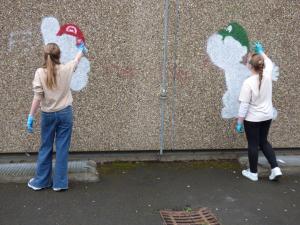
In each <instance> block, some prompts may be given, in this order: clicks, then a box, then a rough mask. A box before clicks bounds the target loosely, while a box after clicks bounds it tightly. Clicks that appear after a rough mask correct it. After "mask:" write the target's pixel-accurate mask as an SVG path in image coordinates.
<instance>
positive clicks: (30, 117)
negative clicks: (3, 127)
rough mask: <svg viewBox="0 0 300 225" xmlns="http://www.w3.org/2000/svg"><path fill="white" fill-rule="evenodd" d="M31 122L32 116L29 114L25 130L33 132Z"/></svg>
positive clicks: (32, 120)
mask: <svg viewBox="0 0 300 225" xmlns="http://www.w3.org/2000/svg"><path fill="white" fill-rule="evenodd" d="M33 122H34V117H33V116H32V115H30V114H29V115H28V118H27V131H28V132H29V133H33Z"/></svg>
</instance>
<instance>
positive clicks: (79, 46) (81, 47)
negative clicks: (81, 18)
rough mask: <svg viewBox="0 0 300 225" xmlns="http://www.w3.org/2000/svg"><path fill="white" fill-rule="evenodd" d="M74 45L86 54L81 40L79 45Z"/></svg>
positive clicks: (86, 51)
mask: <svg viewBox="0 0 300 225" xmlns="http://www.w3.org/2000/svg"><path fill="white" fill-rule="evenodd" d="M76 47H77V48H78V50H79V51H81V52H82V53H83V54H87V53H88V50H87V48H86V47H85V44H84V43H83V42H81V43H80V44H79V45H76Z"/></svg>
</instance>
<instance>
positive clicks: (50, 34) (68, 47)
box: [41, 17, 90, 91]
mask: <svg viewBox="0 0 300 225" xmlns="http://www.w3.org/2000/svg"><path fill="white" fill-rule="evenodd" d="M59 29H60V25H59V22H58V20H57V19H56V18H55V17H45V18H44V19H43V20H42V24H41V32H42V36H43V40H44V44H47V43H50V42H53V43H56V44H58V46H59V48H60V50H61V63H67V62H68V61H70V60H72V59H74V58H75V55H76V54H77V52H78V49H77V48H76V38H75V37H74V36H71V35H62V36H57V35H56V34H57V32H58V31H59ZM89 71H90V62H89V60H88V59H87V58H85V57H83V58H82V59H81V60H80V62H79V64H78V66H77V69H76V71H75V72H74V74H73V76H72V81H71V89H72V90H73V91H80V90H81V89H83V88H84V87H85V86H86V85H87V82H88V73H89Z"/></svg>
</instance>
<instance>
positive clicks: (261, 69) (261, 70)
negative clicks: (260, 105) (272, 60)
mask: <svg viewBox="0 0 300 225" xmlns="http://www.w3.org/2000/svg"><path fill="white" fill-rule="evenodd" d="M262 63H263V62H262ZM257 72H258V75H259V85H258V89H259V90H260V87H261V81H262V79H263V72H264V63H263V65H262V66H260V68H259V70H258V71H257Z"/></svg>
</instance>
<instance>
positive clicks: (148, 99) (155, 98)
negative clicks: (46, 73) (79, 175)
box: [0, 0, 300, 153]
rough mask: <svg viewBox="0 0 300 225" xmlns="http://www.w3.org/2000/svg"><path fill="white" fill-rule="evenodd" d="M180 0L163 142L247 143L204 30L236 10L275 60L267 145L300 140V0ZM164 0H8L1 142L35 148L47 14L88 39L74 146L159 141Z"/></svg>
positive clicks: (122, 146)
mask: <svg viewBox="0 0 300 225" xmlns="http://www.w3.org/2000/svg"><path fill="white" fill-rule="evenodd" d="M179 3H180V4H179V23H178V33H177V35H178V45H177V46H176V45H175V42H174V36H175V33H176V10H175V6H176V5H175V1H174V0H172V1H170V14H169V16H170V21H169V29H170V30H169V35H168V66H167V67H168V74H167V75H168V79H167V80H168V95H167V100H166V101H167V102H166V103H167V108H166V117H165V130H164V136H165V148H166V149H171V148H175V149H223V148H244V147H246V142H245V138H244V136H243V135H236V134H235V133H234V132H233V126H234V125H233V119H225V118H223V116H222V114H221V111H222V108H223V106H224V102H223V100H222V97H223V95H224V93H225V92H226V90H227V85H228V84H227V82H228V81H226V78H225V72H224V70H222V68H220V67H218V66H217V65H215V63H213V62H212V60H211V58H210V57H209V54H208V52H207V43H208V39H209V38H210V37H211V36H212V35H213V34H215V33H216V32H217V31H218V30H220V29H221V28H223V27H226V26H227V24H228V23H229V22H230V21H232V20H234V21H236V22H238V23H239V24H240V25H241V26H242V27H243V28H244V29H245V30H246V31H247V34H248V37H249V39H250V40H260V41H262V42H263V43H264V45H265V47H266V50H267V53H268V54H269V55H270V56H271V58H272V60H273V61H274V62H275V63H276V65H278V67H279V68H280V75H279V79H278V81H277V82H274V105H275V107H276V109H277V110H278V117H277V119H276V121H275V122H274V123H273V126H272V129H271V131H270V139H271V142H272V144H273V146H274V147H300V135H299V132H298V130H299V129H300V120H299V119H298V118H299V113H300V103H299V102H300V97H299V91H300V88H299V85H300V82H299V78H300V74H299V45H300V44H299V43H300V38H299V19H300V16H299V15H300V2H299V1H296V0H286V1H275V0H273V1H271V0H269V1H258V0H257V1H256V0H255V1H246V2H245V1H241V0H235V1H229V0H228V1H209V0H205V1H196V0H186V1H179ZM163 7H164V2H163V0H160V1H158V0H151V1H144V0H135V1H134V0H132V1H130V0H119V1H109V0H101V1H96V0H87V1H73V0H70V1H67V0H66V1H59V2H58V1H44V0H43V1H37V0H30V1H25V0H21V1H4V2H3V3H2V6H1V14H0V26H1V33H0V56H1V60H0V76H1V82H0V97H1V98H0V103H1V106H2V107H1V114H0V121H1V123H0V134H1V139H0V152H1V153H6V152H24V151H37V150H38V146H39V135H40V128H39V116H38V117H37V123H36V126H35V127H36V129H35V133H34V134H33V135H29V134H27V133H26V129H25V128H26V118H27V114H28V111H29V108H30V104H31V100H32V90H31V82H32V79H33V76H34V72H35V70H36V68H38V67H39V66H40V65H41V63H42V54H41V49H42V46H43V36H42V33H41V25H42V21H43V19H45V18H46V17H49V16H51V17H54V18H56V19H57V20H58V21H59V23H60V25H62V24H65V23H75V24H76V25H78V26H79V27H80V28H81V30H82V31H83V32H84V34H85V37H86V42H87V46H88V48H89V57H88V60H89V62H90V72H89V73H88V77H89V78H88V83H87V85H86V86H85V87H84V88H83V89H82V90H80V91H78V92H74V95H73V97H74V133H73V141H72V147H71V151H104V150H112V151H115V150H158V149H159V147H160V142H159V140H160V139H159V132H160V126H161V124H160V99H159V93H160V87H161V76H162V75H161V74H162V59H163V57H162V56H163ZM174 54H176V55H177V61H176V63H177V70H176V84H175V85H174V83H173V82H174V80H173V75H174V74H173V66H174V64H173V59H174ZM174 87H175V88H176V95H175V92H174V91H175V89H174ZM174 102H175V104H174ZM174 106H175V107H174ZM172 116H175V117H173V118H174V120H173V121H175V123H174V125H175V126H172ZM172 134H174V136H172Z"/></svg>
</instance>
